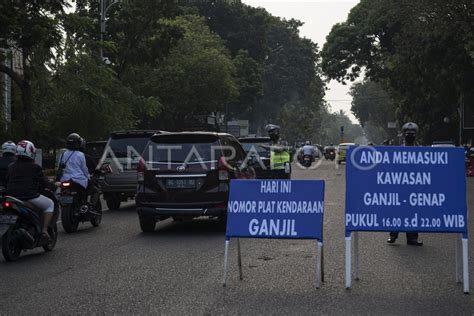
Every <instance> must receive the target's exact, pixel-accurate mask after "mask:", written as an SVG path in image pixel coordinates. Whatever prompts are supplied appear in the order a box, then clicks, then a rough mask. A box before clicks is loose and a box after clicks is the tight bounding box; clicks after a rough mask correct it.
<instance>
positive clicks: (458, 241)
mask: <svg viewBox="0 0 474 316" xmlns="http://www.w3.org/2000/svg"><path fill="white" fill-rule="evenodd" d="M455 237H456V238H455V239H454V241H455V248H454V249H455V256H456V282H457V283H462V277H461V273H462V272H461V271H462V267H461V265H462V251H461V249H460V248H461V247H460V244H461V239H462V235H461V234H456V235H455Z"/></svg>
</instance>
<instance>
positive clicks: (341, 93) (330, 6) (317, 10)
mask: <svg viewBox="0 0 474 316" xmlns="http://www.w3.org/2000/svg"><path fill="white" fill-rule="evenodd" d="M242 2H244V3H246V4H249V5H252V6H256V7H263V8H265V9H266V10H267V11H268V12H270V13H271V14H273V15H275V16H280V17H283V18H286V19H290V18H295V19H298V20H300V21H302V22H304V25H303V26H302V27H301V29H300V30H301V35H302V36H304V37H308V38H310V39H312V40H313V42H315V43H318V46H319V48H320V49H321V48H322V47H323V45H324V42H325V41H326V36H327V35H328V34H329V32H330V31H331V28H332V26H333V25H334V24H336V23H337V22H343V21H345V20H346V18H347V15H348V14H349V11H350V9H351V8H352V7H354V6H355V5H356V4H357V3H358V2H359V1H358V0H298V1H290V0H242ZM349 87H350V86H349V85H346V86H344V85H341V84H339V83H337V82H336V81H332V82H331V83H330V84H329V85H328V88H329V90H328V91H326V100H328V103H329V104H330V105H331V108H332V110H333V111H338V110H340V109H342V110H344V111H345V112H346V113H347V114H348V115H349V117H350V118H351V119H352V120H353V121H354V122H355V121H356V119H355V117H354V116H353V115H352V113H351V111H350V109H351V102H350V100H351V97H350V95H349V94H348V91H349Z"/></svg>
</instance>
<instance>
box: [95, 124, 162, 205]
mask: <svg viewBox="0 0 474 316" xmlns="http://www.w3.org/2000/svg"><path fill="white" fill-rule="evenodd" d="M160 133H161V131H155V130H146V131H145V130H140V131H118V132H112V133H111V134H110V138H109V140H108V142H107V145H106V146H105V149H104V153H103V157H102V158H101V163H102V164H109V165H110V167H111V169H112V172H111V173H110V174H107V175H106V176H105V177H103V178H102V179H100V180H99V185H100V187H101V189H102V192H103V193H104V199H105V201H106V202H107V207H108V208H109V209H112V210H115V209H118V208H120V204H121V202H124V201H126V200H128V199H129V198H133V197H134V196H135V193H136V191H137V166H138V162H139V161H140V156H141V154H142V152H143V150H144V149H145V146H146V145H147V143H148V142H149V140H150V137H151V136H153V135H155V134H160ZM99 167H100V166H99Z"/></svg>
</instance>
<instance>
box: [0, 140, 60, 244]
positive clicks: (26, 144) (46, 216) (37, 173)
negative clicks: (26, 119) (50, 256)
mask: <svg viewBox="0 0 474 316" xmlns="http://www.w3.org/2000/svg"><path fill="white" fill-rule="evenodd" d="M16 155H17V160H16V162H14V163H12V164H11V165H10V166H9V167H8V174H7V189H6V194H7V195H11V196H13V197H16V198H17V199H20V200H24V201H27V202H29V203H30V204H32V205H33V206H34V207H35V208H37V209H39V210H41V211H42V214H43V231H42V233H43V238H45V239H49V238H50V236H49V234H48V226H49V224H50V222H51V219H52V218H53V212H54V202H53V201H52V200H51V199H50V198H47V197H46V196H44V195H41V193H40V192H41V191H42V190H43V189H46V188H49V189H54V185H53V184H52V183H51V182H49V180H48V178H46V177H45V176H44V174H43V169H42V168H41V166H39V165H37V164H36V163H35V156H36V148H35V145H34V144H33V143H32V142H30V141H27V140H22V141H21V142H19V143H18V145H17V146H16Z"/></svg>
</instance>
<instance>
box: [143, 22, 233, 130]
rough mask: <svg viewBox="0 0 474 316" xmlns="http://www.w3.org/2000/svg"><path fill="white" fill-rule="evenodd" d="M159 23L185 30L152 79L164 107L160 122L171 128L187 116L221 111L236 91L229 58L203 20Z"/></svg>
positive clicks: (219, 41) (218, 39)
mask: <svg viewBox="0 0 474 316" xmlns="http://www.w3.org/2000/svg"><path fill="white" fill-rule="evenodd" d="M162 23H165V24H170V25H174V26H178V27H180V28H182V29H183V30H184V35H183V38H182V39H180V40H179V41H178V42H177V43H176V46H174V47H173V48H172V49H171V51H170V54H169V56H168V57H166V58H164V60H163V62H162V63H161V64H160V66H159V67H157V69H156V70H155V72H154V75H153V76H152V79H151V83H152V85H154V86H155V87H156V89H157V90H158V91H159V93H160V99H161V100H162V102H163V104H164V106H165V111H164V113H163V116H162V117H160V120H159V122H160V124H162V126H164V128H167V129H174V128H176V127H177V126H178V125H179V124H181V123H182V119H183V117H185V116H187V115H193V114H196V115H199V114H208V113H210V112H216V111H222V110H223V109H224V105H225V104H226V103H227V102H230V101H232V100H234V99H235V98H236V97H237V96H238V88H237V85H236V83H235V80H234V74H235V67H234V64H233V63H232V60H231V58H230V55H229V54H228V52H227V50H226V48H225V46H224V45H223V43H222V41H221V39H220V38H219V37H218V36H217V35H216V34H214V33H212V32H211V31H210V30H209V28H208V26H207V25H206V23H205V21H204V19H203V18H202V17H198V16H180V17H177V18H176V19H174V20H164V21H163V22H162Z"/></svg>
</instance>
